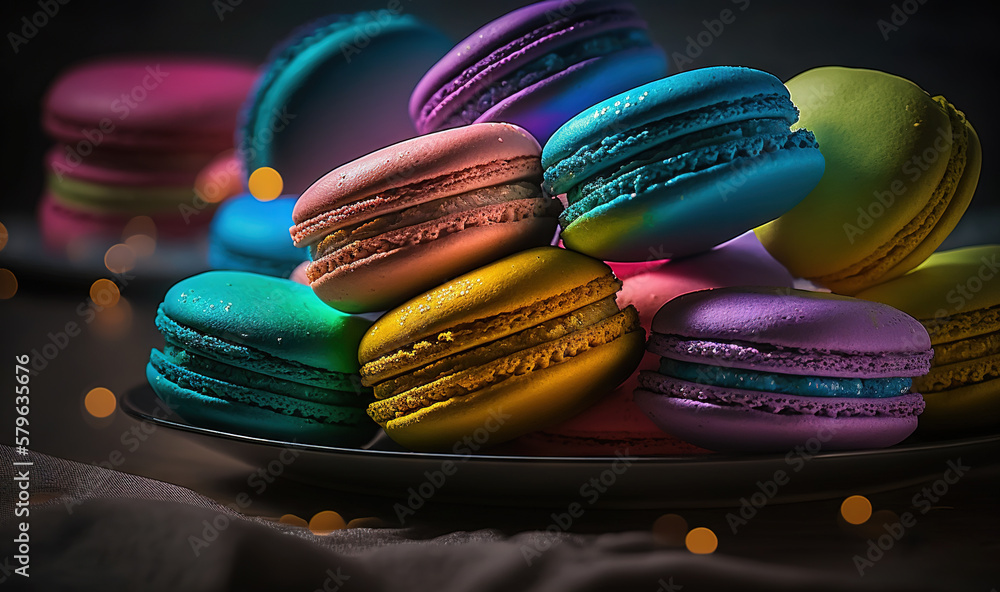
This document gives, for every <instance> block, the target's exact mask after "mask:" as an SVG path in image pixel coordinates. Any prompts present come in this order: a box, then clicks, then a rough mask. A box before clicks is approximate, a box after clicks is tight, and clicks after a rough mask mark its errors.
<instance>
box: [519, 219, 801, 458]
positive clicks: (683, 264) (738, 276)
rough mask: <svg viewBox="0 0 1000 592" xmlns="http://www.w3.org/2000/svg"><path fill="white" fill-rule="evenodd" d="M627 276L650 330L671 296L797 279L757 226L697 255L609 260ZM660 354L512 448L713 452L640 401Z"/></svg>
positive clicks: (565, 452)
mask: <svg viewBox="0 0 1000 592" xmlns="http://www.w3.org/2000/svg"><path fill="white" fill-rule="evenodd" d="M608 265H610V267H611V270H612V271H613V272H614V274H615V276H616V277H618V279H619V280H621V282H622V289H621V291H620V292H618V296H617V300H618V306H619V307H621V308H626V307H628V306H634V307H635V309H636V311H637V312H638V313H639V325H640V326H641V327H642V328H643V329H644V330H645V331H646V334H647V335H648V334H650V331H651V325H652V321H653V315H654V314H656V312H657V311H658V310H660V307H662V306H663V305H664V304H666V303H667V302H668V301H669V300H671V299H673V298H675V297H677V296H680V295H681V294H686V293H688V292H694V291H697V290H704V289H707V288H717V287H723V286H783V287H787V288H791V287H792V276H791V275H789V273H788V271H787V270H785V268H784V267H782V266H781V264H779V263H778V262H777V261H775V260H774V258H773V257H771V256H770V255H769V254H768V253H767V251H765V250H764V247H762V246H761V244H760V242H758V241H757V238H756V237H755V236H754V234H753V232H747V233H744V234H743V235H741V236H739V237H738V238H735V239H733V240H731V241H729V242H727V243H724V244H722V245H719V246H718V247H716V248H714V249H712V250H711V251H708V252H707V253H703V254H701V255H696V256H693V257H686V258H683V259H676V260H668V261H649V262H643V263H609V264H608ZM659 362H660V357H659V356H658V355H656V354H654V353H652V352H646V353H645V355H644V356H643V358H642V362H640V363H639V367H638V368H636V370H635V371H634V372H632V374H631V375H630V376H629V378H628V379H627V380H626V381H625V382H623V383H622V384H621V385H620V386H619V387H618V388H616V389H615V390H614V391H612V392H611V394H609V395H608V396H606V397H603V398H601V399H600V400H599V401H598V402H597V403H595V404H594V405H593V406H591V407H588V408H587V409H585V410H584V411H583V412H581V413H579V414H578V415H575V416H573V417H571V418H570V419H568V420H566V421H564V422H562V423H560V424H557V425H554V426H550V427H548V428H545V429H543V430H539V431H537V432H533V433H530V434H526V435H524V436H522V437H520V438H518V439H516V440H515V441H513V442H510V443H509V444H508V447H509V448H510V449H511V451H516V452H517V453H520V454H533V455H542V456H613V455H614V453H615V452H616V451H624V450H628V454H630V455H658V456H663V455H671V454H694V453H700V452H706V450H704V449H702V448H699V447H697V446H695V445H693V444H689V443H687V442H684V441H682V440H679V439H677V438H676V437H674V436H671V435H670V434H667V433H665V432H664V431H663V430H661V429H660V428H659V427H658V426H657V425H656V424H654V423H653V422H652V421H651V420H650V419H649V418H648V417H647V416H646V414H645V413H644V412H643V411H642V410H641V409H639V407H638V406H636V404H635V401H634V400H633V395H632V393H633V391H634V390H635V389H636V388H638V386H639V372H640V371H642V370H655V369H656V368H658V367H659Z"/></svg>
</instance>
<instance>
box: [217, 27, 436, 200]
mask: <svg viewBox="0 0 1000 592" xmlns="http://www.w3.org/2000/svg"><path fill="white" fill-rule="evenodd" d="M400 12H401V11H400V10H399V9H398V7H397V9H392V10H389V9H386V10H378V11H366V12H359V13H357V14H337V15H330V16H327V17H324V18H321V19H319V20H316V21H314V22H312V23H309V24H306V25H303V26H301V27H299V28H298V29H296V30H295V31H294V32H293V33H292V34H291V35H290V36H289V37H288V38H287V39H285V40H284V41H282V42H281V43H279V44H278V45H277V46H275V47H274V48H273V49H272V50H271V54H270V56H269V57H268V60H267V63H266V64H265V65H264V66H263V67H262V69H261V75H260V80H259V81H258V83H257V85H256V86H255V88H254V89H253V92H252V93H251V94H250V96H249V97H248V98H247V103H246V105H245V106H244V109H243V114H242V120H241V121H242V124H241V125H240V127H239V133H238V137H237V151H238V152H239V154H240V155H241V157H242V158H243V160H244V162H245V168H246V171H247V173H252V172H253V171H255V170H257V169H258V168H260V167H265V166H266V167H271V168H273V169H275V170H276V171H278V173H279V174H281V176H282V179H283V181H284V188H285V191H286V192H288V193H301V192H302V191H304V190H305V189H306V188H307V187H308V186H309V185H311V184H312V183H313V182H314V181H315V180H316V179H318V178H320V177H321V176H323V175H324V174H326V173H327V172H329V171H330V170H331V169H333V168H336V167H338V166H340V165H342V164H344V163H346V162H350V161H352V160H354V159H355V158H357V157H359V156H362V155H364V154H367V153H369V152H371V151H373V150H376V149H378V148H382V147H383V146H388V145H389V144H394V143H396V142H399V141H401V140H404V139H406V138H409V137H411V136H413V135H414V134H413V124H412V123H410V119H409V117H408V115H407V109H406V105H407V101H408V100H409V96H410V91H412V90H413V87H414V86H415V85H416V84H417V81H418V80H419V79H420V76H421V75H422V74H423V73H424V72H426V71H427V69H428V68H430V67H431V65H432V64H433V63H434V62H435V61H436V60H437V59H438V58H440V57H441V56H442V55H444V53H445V52H446V51H448V48H449V47H451V41H450V40H449V39H448V38H447V37H445V36H444V34H442V33H441V32H439V31H438V30H437V29H434V28H432V27H430V26H428V25H426V24H424V23H423V22H421V21H419V20H418V19H416V18H415V17H413V16H411V15H408V14H400Z"/></svg>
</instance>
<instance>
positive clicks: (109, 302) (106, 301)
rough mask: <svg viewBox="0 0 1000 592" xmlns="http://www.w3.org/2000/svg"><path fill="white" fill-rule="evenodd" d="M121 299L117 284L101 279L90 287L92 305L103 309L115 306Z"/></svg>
mask: <svg viewBox="0 0 1000 592" xmlns="http://www.w3.org/2000/svg"><path fill="white" fill-rule="evenodd" d="M120 298H121V291H120V290H118V284H116V283H114V282H113V281H111V280H109V279H104V278H101V279H99V280H97V281H95V282H94V283H93V284H91V285H90V299H91V300H93V301H94V304H97V305H98V306H103V307H105V308H106V307H109V306H115V305H116V304H118V301H119V299H120Z"/></svg>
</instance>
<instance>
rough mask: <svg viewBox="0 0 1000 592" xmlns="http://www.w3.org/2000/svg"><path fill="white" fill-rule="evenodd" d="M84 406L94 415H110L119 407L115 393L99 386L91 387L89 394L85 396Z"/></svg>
mask: <svg viewBox="0 0 1000 592" xmlns="http://www.w3.org/2000/svg"><path fill="white" fill-rule="evenodd" d="M83 406H84V407H86V408H87V413H89V414H91V415H93V416H94V417H108V416H109V415H111V414H112V413H114V412H115V408H117V407H118V400H117V399H115V394H114V393H112V392H111V391H109V390H108V389H106V388H104V387H103V386H99V387H96V388H92V389H90V392H88V393H87V396H86V397H84V398H83Z"/></svg>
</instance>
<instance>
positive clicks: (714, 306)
mask: <svg viewBox="0 0 1000 592" xmlns="http://www.w3.org/2000/svg"><path fill="white" fill-rule="evenodd" d="M648 349H649V351H651V352H653V353H655V354H659V355H660V356H662V358H661V360H660V367H659V369H658V370H657V371H644V372H642V373H641V374H640V377H639V388H638V389H637V390H636V391H635V401H636V403H637V404H638V405H639V407H640V408H642V409H643V411H645V412H646V414H647V415H649V417H650V419H652V420H653V422H654V423H656V424H657V425H658V426H659V427H660V428H661V429H663V430H664V431H665V432H667V433H669V434H672V435H674V436H676V437H678V438H681V439H683V440H687V441H688V442H691V443H693V444H696V445H698V446H701V447H703V448H707V449H709V450H719V451H757V452H780V451H788V450H792V449H794V448H795V447H796V446H802V445H806V444H807V442H809V441H810V440H812V439H815V440H817V441H818V442H820V444H821V446H822V449H823V450H848V449H859V448H881V447H885V446H891V445H893V444H897V443H899V442H901V441H902V440H904V439H905V438H906V437H907V436H909V435H910V434H911V433H913V431H914V430H915V429H916V427H917V416H918V415H919V414H920V413H921V412H922V411H923V409H924V401H923V397H921V395H919V394H916V393H910V384H911V382H912V378H913V377H916V376H922V375H924V374H926V373H927V372H928V370H929V369H930V360H931V357H932V355H933V350H932V349H931V345H930V338H929V337H928V336H927V331H926V330H925V329H924V327H923V326H922V325H921V324H920V323H919V322H918V321H917V320H916V319H914V318H912V317H910V316H909V315H907V314H905V313H903V312H901V311H898V310H896V309H894V308H892V307H890V306H886V305H883V304H878V303H874V302H866V301H862V300H857V299H854V298H849V297H846V296H836V295H832V294H822V293H817V292H807V291H803V290H791V289H788V288H720V289H714V290H702V291H699V292H692V293H690V294H686V295H683V296H680V297H678V298H675V299H674V300H671V301H670V302H668V303H667V304H665V305H664V306H663V307H662V308H661V309H660V310H659V312H657V314H656V316H655V317H654V319H653V324H652V335H651V337H650V339H649V344H648Z"/></svg>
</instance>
